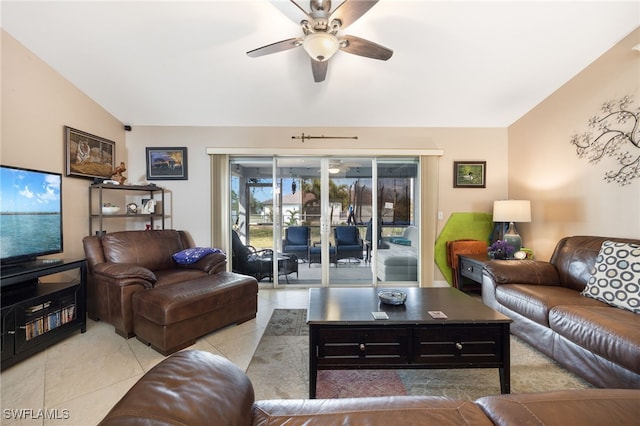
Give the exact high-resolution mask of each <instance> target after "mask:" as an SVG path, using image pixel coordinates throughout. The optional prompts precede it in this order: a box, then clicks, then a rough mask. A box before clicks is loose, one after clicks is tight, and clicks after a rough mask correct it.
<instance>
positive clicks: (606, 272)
mask: <svg viewBox="0 0 640 426" xmlns="http://www.w3.org/2000/svg"><path fill="white" fill-rule="evenodd" d="M582 294H583V295H585V296H588V297H591V298H594V299H598V300H600V301H602V302H605V303H608V304H609V305H612V306H616V307H618V308H622V309H626V310H629V311H631V312H635V313H636V314H640V245H638V244H628V243H616V242H613V241H605V242H604V243H602V246H601V247H600V253H598V257H597V258H596V263H595V265H594V268H593V271H592V272H591V277H590V278H589V282H588V283H587V286H586V287H585V289H584V290H583V291H582Z"/></svg>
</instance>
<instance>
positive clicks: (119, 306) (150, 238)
mask: <svg viewBox="0 0 640 426" xmlns="http://www.w3.org/2000/svg"><path fill="white" fill-rule="evenodd" d="M83 245H84V251H85V255H86V257H87V261H88V266H89V274H88V281H87V299H88V300H87V315H88V316H89V318H91V319H93V320H96V321H97V320H102V321H105V322H108V323H109V324H112V325H113V326H114V327H115V331H116V333H118V334H119V335H121V336H123V337H125V338H130V337H133V335H134V333H133V309H132V298H133V295H134V294H135V293H137V292H139V291H143V290H145V289H151V288H158V287H163V286H168V285H172V284H176V283H181V282H184V281H190V280H193V279H196V278H200V277H204V276H207V275H213V274H216V273H218V272H221V271H224V270H225V269H226V263H227V258H226V255H225V254H224V253H210V254H207V255H206V256H205V257H203V258H202V259H200V260H199V261H197V262H196V263H193V264H188V265H185V264H178V263H177V262H176V261H175V260H174V259H173V257H172V255H173V254H175V253H178V252H180V251H182V250H185V249H187V248H192V247H193V243H192V242H191V240H190V238H189V237H188V235H187V234H186V233H185V232H184V231H177V230H152V231H122V232H114V233H110V234H105V235H103V236H101V237H98V236H88V237H85V238H84V239H83Z"/></svg>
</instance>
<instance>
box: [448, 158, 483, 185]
mask: <svg viewBox="0 0 640 426" xmlns="http://www.w3.org/2000/svg"><path fill="white" fill-rule="evenodd" d="M486 181H487V162H486V161H454V162H453V187H454V188H486V187H487V183H486Z"/></svg>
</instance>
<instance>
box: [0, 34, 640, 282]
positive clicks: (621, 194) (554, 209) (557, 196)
mask: <svg viewBox="0 0 640 426" xmlns="http://www.w3.org/2000/svg"><path fill="white" fill-rule="evenodd" d="M1 34H2V111H1V112H2V132H1V137H2V139H1V140H0V144H1V151H0V160H1V161H2V163H5V164H11V165H16V166H23V167H31V168H38V169H47V170H53V171H60V172H64V157H63V146H64V143H63V126H65V125H68V126H71V127H74V128H78V129H80V130H84V131H87V132H89V133H93V134H96V135H98V136H102V137H104V138H107V139H110V140H113V141H115V142H116V160H117V161H125V162H126V163H127V167H128V171H127V173H126V175H127V176H128V177H129V181H131V182H136V181H138V180H143V179H145V159H144V156H145V147H147V146H186V147H188V149H189V180H186V181H158V182H156V183H158V184H159V185H162V186H164V187H166V188H167V189H168V190H169V192H170V195H169V197H170V200H171V215H172V220H171V221H169V225H170V226H172V227H175V228H181V229H186V230H187V231H189V232H190V233H191V234H192V235H193V237H194V240H195V242H196V243H197V244H199V245H207V244H209V239H210V223H211V214H212V213H211V212H210V211H209V210H210V209H209V206H210V199H209V197H210V191H209V184H208V182H209V179H210V169H209V158H208V156H207V154H206V149H207V148H209V147H221V146H234V147H273V148H274V149H276V148H278V147H292V146H296V145H297V146H304V147H311V148H323V149H326V151H327V153H328V154H330V153H331V151H332V149H335V148H336V147H343V146H345V144H347V143H348V144H349V146H351V147H353V146H359V147H362V148H363V149H364V150H366V149H367V148H389V147H398V148H407V149H410V148H439V149H442V150H443V151H444V156H443V157H441V159H440V161H439V168H440V171H439V177H440V182H439V186H438V188H439V190H438V191H439V194H438V204H439V206H438V209H439V210H440V211H442V212H443V218H444V219H443V220H441V221H439V223H438V230H440V229H441V228H442V226H443V225H444V223H445V221H446V219H447V218H448V217H449V215H450V214H451V213H454V212H471V211H476V212H480V211H486V212H488V211H490V210H491V205H492V202H493V200H496V199H504V198H507V196H509V198H527V199H531V200H532V208H533V221H532V223H531V224H522V225H520V226H519V228H520V230H521V233H522V235H523V239H524V241H525V244H526V245H527V246H529V247H532V248H533V249H534V250H535V251H536V254H537V257H538V258H541V259H546V258H548V256H549V254H550V252H551V250H552V249H553V246H554V245H555V243H556V241H557V240H558V239H559V238H560V237H562V236H565V235H572V234H600V235H612V236H628V237H635V238H640V180H636V181H635V182H634V183H633V184H632V185H628V186H626V187H619V186H617V185H615V184H607V183H604V182H603V181H602V175H603V173H604V172H605V171H606V170H609V169H610V168H611V163H607V162H603V163H602V164H600V165H597V166H593V165H590V164H588V162H587V161H586V160H580V159H578V158H577V157H576V155H575V150H574V148H573V147H572V146H571V145H570V144H569V139H570V137H571V135H572V134H573V133H574V132H578V131H584V130H586V122H587V120H588V119H589V118H590V117H591V116H592V115H594V114H596V113H598V111H599V108H600V105H601V104H602V102H604V101H606V100H609V99H612V98H618V97H620V96H623V95H626V94H633V95H634V96H635V104H634V105H636V106H637V105H638V103H640V93H639V90H640V89H639V84H638V75H640V53H638V52H636V51H633V50H631V47H632V46H634V45H637V44H639V43H640V30H637V31H635V32H634V33H633V34H632V35H630V36H629V37H627V38H626V39H625V40H623V41H622V42H621V43H619V44H618V45H617V46H615V47H614V48H613V49H611V51H609V52H607V53H606V54H605V55H604V56H602V57H601V58H599V59H598V60H597V61H595V62H594V63H593V64H592V65H590V66H589V67H588V68H587V69H585V70H584V71H583V72H582V73H580V74H579V75H578V76H576V78H574V79H572V80H571V81H569V82H568V83H567V84H565V85H564V86H563V87H561V88H560V89H559V90H558V91H557V92H556V93H554V94H553V95H551V96H550V97H549V98H547V99H546V100H545V101H543V102H542V103H541V104H540V105H538V106H537V107H536V108H534V109H533V110H532V111H530V112H529V113H528V114H526V115H525V116H524V117H522V119H520V120H518V121H517V122H516V123H514V124H513V125H512V126H510V127H509V128H508V129H492V128H487V129H485V128H469V129H466V128H456V129H453V128H451V129H448V128H224V127H217V128H212V127H189V128H183V127H137V126H135V125H134V127H133V131H132V132H124V130H123V125H122V123H121V122H119V121H118V120H117V119H116V118H114V117H113V116H112V115H110V114H109V113H108V112H107V111H105V110H104V109H103V108H102V107H100V106H99V105H98V104H97V103H95V102H94V101H93V100H91V99H90V98H88V97H87V96H85V95H84V94H83V93H82V92H81V91H80V90H78V89H77V88H76V87H74V86H73V85H71V84H70V83H69V82H68V81H66V80H65V79H63V78H62V77H61V76H60V75H59V74H57V73H56V72H55V71H54V70H52V69H51V68H50V67H49V66H47V65H46V64H45V63H44V62H42V61H41V60H40V59H39V58H37V57H36V56H34V55H33V54H32V53H31V52H29V51H28V50H27V49H25V48H24V47H23V46H22V45H21V44H19V43H18V42H16V40H14V39H13V38H12V37H11V36H9V35H8V34H6V33H5V32H2V33H1ZM302 132H305V133H306V134H309V133H312V134H326V135H357V136H358V137H359V139H358V140H357V141H351V140H349V141H348V142H345V141H344V140H338V141H336V140H333V141H332V140H316V141H305V142H304V143H302V142H300V141H298V140H292V139H291V136H293V135H299V134H301V133H302ZM507 141H508V143H507ZM455 160H484V161H487V173H488V174H487V188H486V189H454V188H453V187H452V180H453V175H452V164H453V161H455ZM88 185H89V181H88V180H85V179H78V178H64V179H63V194H64V195H63V196H64V198H63V202H64V232H65V255H66V256H69V257H72V256H79V255H82V245H81V240H82V237H83V236H84V235H86V233H87V232H88V224H87V221H88V217H87V192H88V191H87V186H88ZM213 214H216V212H214V213H213ZM435 279H436V280H439V279H441V277H439V276H436V277H435Z"/></svg>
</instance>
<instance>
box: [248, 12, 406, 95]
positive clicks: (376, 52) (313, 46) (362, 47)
mask: <svg viewBox="0 0 640 426" xmlns="http://www.w3.org/2000/svg"><path fill="white" fill-rule="evenodd" d="M271 2H272V3H273V4H274V5H275V6H276V7H277V8H278V9H280V11H282V12H283V13H284V14H285V15H287V16H288V17H289V18H290V19H292V20H293V21H294V22H295V23H297V24H299V25H300V26H301V27H302V32H303V33H304V36H303V37H296V38H290V39H287V40H282V41H278V42H276V43H272V44H268V45H266V46H262V47H259V48H257V49H254V50H250V51H248V52H247V55H249V56H250V57H252V58H255V57H258V56H264V55H269V54H271V53H276V52H282V51H283V50H289V49H293V48H296V47H300V46H302V47H303V48H304V50H305V51H306V52H307V53H308V54H309V56H310V57H311V70H312V72H313V79H314V81H315V82H316V83H318V82H321V81H324V79H325V77H326V75H327V67H328V64H329V63H328V61H329V59H330V58H331V57H332V56H333V54H334V53H336V52H337V51H338V50H342V51H345V52H347V53H351V54H354V55H359V56H364V57H367V58H372V59H380V60H383V61H386V60H387V59H389V58H390V57H391V55H393V50H391V49H388V48H386V47H384V46H381V45H379V44H376V43H374V42H372V41H369V40H365V39H363V38H360V37H356V36H352V35H338V32H339V31H341V30H344V29H345V28H347V27H348V26H349V25H351V24H353V23H354V22H355V21H356V20H358V19H359V18H360V17H361V16H362V15H364V14H365V13H366V12H367V11H368V10H369V9H371V8H372V7H373V6H375V4H376V3H377V2H378V0H345V1H344V2H342V3H341V4H340V5H338V7H336V8H335V10H333V11H331V0H311V1H309V7H310V11H309V12H307V11H305V10H304V9H303V8H302V7H301V6H300V5H299V4H298V3H297V2H296V1H294V0H290V2H291V3H293V7H291V5H290V4H288V3H287V2H282V1H277V0H271Z"/></svg>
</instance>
